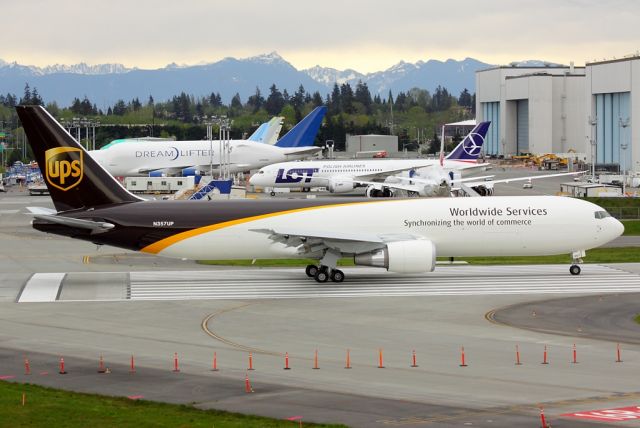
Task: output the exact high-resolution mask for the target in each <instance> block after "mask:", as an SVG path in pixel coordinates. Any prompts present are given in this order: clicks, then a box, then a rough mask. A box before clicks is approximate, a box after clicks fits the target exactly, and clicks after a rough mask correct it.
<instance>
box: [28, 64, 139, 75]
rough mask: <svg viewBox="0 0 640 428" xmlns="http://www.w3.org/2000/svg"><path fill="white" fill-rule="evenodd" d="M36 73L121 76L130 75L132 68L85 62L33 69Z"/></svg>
mask: <svg viewBox="0 0 640 428" xmlns="http://www.w3.org/2000/svg"><path fill="white" fill-rule="evenodd" d="M32 68H33V70H34V71H37V72H39V73H40V74H41V75H44V74H54V73H70V74H120V73H128V72H129V71H131V70H132V69H131V68H127V67H125V66H124V65H122V64H97V65H88V64H86V63H84V62H81V63H79V64H74V65H64V64H54V65H49V66H47V67H44V68H39V67H32Z"/></svg>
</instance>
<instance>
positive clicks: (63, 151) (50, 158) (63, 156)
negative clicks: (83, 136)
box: [44, 147, 84, 192]
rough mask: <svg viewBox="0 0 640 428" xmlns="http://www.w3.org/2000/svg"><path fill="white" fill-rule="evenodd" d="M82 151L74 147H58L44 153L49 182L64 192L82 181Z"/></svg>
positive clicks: (46, 174)
mask: <svg viewBox="0 0 640 428" xmlns="http://www.w3.org/2000/svg"><path fill="white" fill-rule="evenodd" d="M82 155H83V153H82V150H80V149H75V148H73V147H56V148H55V149H49V150H47V151H46V152H45V153H44V156H45V177H46V178H47V182H48V183H49V184H51V185H52V186H53V187H56V188H58V189H60V190H62V191H64V192H66V191H67V190H69V189H72V188H74V187H75V186H77V185H78V184H80V182H81V181H82V176H83V173H84V171H83V161H82Z"/></svg>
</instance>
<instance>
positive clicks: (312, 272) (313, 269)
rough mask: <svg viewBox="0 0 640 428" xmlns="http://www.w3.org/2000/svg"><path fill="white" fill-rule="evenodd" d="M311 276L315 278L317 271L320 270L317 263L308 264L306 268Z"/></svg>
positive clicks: (306, 271)
mask: <svg viewBox="0 0 640 428" xmlns="http://www.w3.org/2000/svg"><path fill="white" fill-rule="evenodd" d="M304 272H305V273H306V274H307V276H308V277H309V278H313V277H315V276H316V272H318V266H316V265H307V268H306V269H305V270H304Z"/></svg>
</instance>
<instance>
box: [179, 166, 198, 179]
mask: <svg viewBox="0 0 640 428" xmlns="http://www.w3.org/2000/svg"><path fill="white" fill-rule="evenodd" d="M197 175H202V174H201V172H200V171H199V170H197V169H196V168H193V167H191V168H184V169H183V170H182V176H183V177H191V176H197Z"/></svg>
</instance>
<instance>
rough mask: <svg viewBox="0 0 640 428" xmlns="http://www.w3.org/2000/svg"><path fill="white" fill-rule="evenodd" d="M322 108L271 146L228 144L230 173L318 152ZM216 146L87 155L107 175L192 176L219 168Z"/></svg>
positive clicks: (158, 146) (173, 144)
mask: <svg viewBox="0 0 640 428" xmlns="http://www.w3.org/2000/svg"><path fill="white" fill-rule="evenodd" d="M326 112H327V108H326V107H317V108H315V109H314V110H313V111H312V112H311V113H309V114H308V115H307V116H306V117H305V118H304V119H302V120H301V121H300V122H299V123H298V124H297V125H296V126H294V127H293V128H292V129H291V130H290V131H289V132H288V133H287V134H285V135H284V137H282V138H281V139H280V140H278V142H276V143H275V144H274V145H270V144H264V143H260V142H255V141H250V140H231V142H230V150H231V153H230V158H231V162H230V165H231V172H232V173H235V172H242V171H248V170H251V169H256V168H260V167H262V166H265V165H269V164H272V163H275V162H282V161H285V160H295V159H303V158H306V157H309V156H311V155H313V154H315V153H318V152H319V151H320V150H322V148H321V147H316V146H314V145H313V143H314V140H315V138H316V134H317V133H318V129H320V124H321V123H322V119H323V118H324V115H325V114H326ZM219 152H220V150H219V142H218V141H217V140H215V141H213V143H212V144H211V145H210V144H209V141H207V140H199V141H153V142H147V141H136V142H132V141H126V140H125V141H123V142H121V143H119V144H115V145H113V146H111V147H109V148H108V149H106V150H92V151H90V152H89V154H90V155H91V157H92V158H94V159H95V160H96V161H98V163H99V164H100V165H102V166H103V167H104V168H105V169H106V170H107V171H109V173H110V174H111V175H114V176H127V177H141V176H148V175H157V174H165V175H177V174H182V175H193V174H195V173H197V172H199V171H208V170H209V169H210V164H211V163H213V167H214V169H218V168H219V167H220V153H219Z"/></svg>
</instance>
